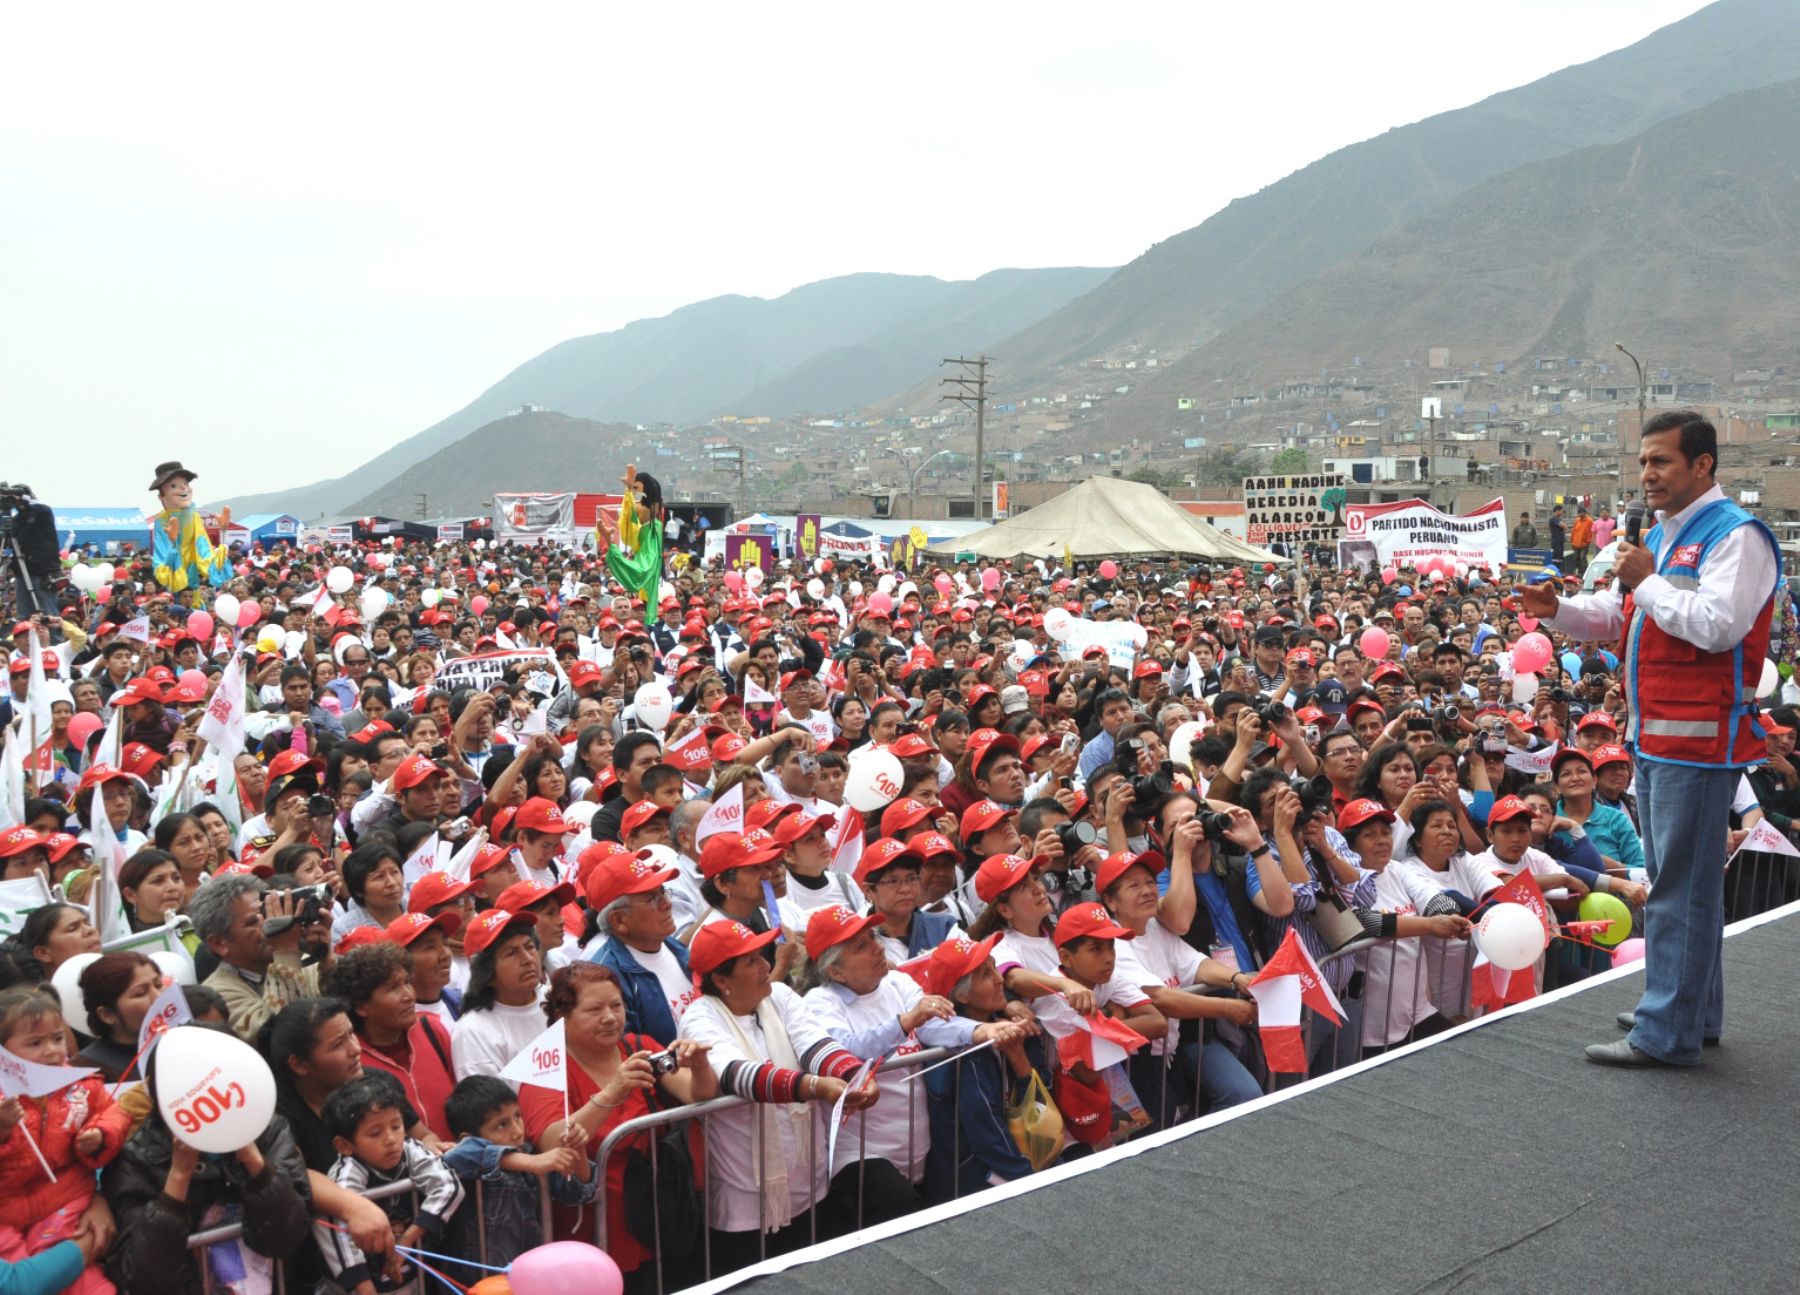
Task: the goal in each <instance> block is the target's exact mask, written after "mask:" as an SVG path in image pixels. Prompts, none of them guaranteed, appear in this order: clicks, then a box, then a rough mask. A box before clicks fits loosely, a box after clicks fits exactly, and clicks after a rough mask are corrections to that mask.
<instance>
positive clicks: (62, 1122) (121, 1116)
mask: <svg viewBox="0 0 1800 1295" xmlns="http://www.w3.org/2000/svg"><path fill="white" fill-rule="evenodd" d="M77 1092H79V1093H82V1094H84V1095H85V1096H86V1099H87V1116H86V1118H85V1119H83V1120H82V1121H81V1122H80V1123H79V1124H77V1125H76V1126H75V1127H74V1128H69V1127H67V1126H68V1123H69V1116H70V1113H71V1111H72V1110H73V1109H74V1106H75V1104H72V1103H71V1101H70V1099H71V1097H73V1095H74V1094H76V1093H77ZM19 1105H20V1106H22V1107H24V1109H25V1117H24V1119H22V1120H21V1121H20V1122H19V1123H18V1124H16V1125H14V1126H13V1129H12V1131H11V1132H10V1133H8V1134H7V1135H6V1138H5V1140H4V1141H0V1223H4V1224H6V1225H8V1226H9V1227H15V1228H18V1229H19V1230H20V1231H27V1230H29V1229H30V1227H31V1225H32V1224H34V1223H36V1222H38V1221H39V1220H40V1219H45V1218H48V1217H49V1216H50V1215H52V1214H54V1213H56V1211H57V1210H59V1209H61V1208H62V1207H63V1206H65V1205H70V1204H74V1203H76V1202H81V1203H83V1204H85V1203H86V1202H87V1201H88V1200H89V1199H91V1198H92V1197H93V1194H94V1171H95V1170H96V1169H99V1168H100V1167H101V1166H103V1165H105V1164H107V1163H108V1162H109V1161H111V1160H112V1158H113V1157H114V1156H116V1155H118V1154H119V1149H120V1148H121V1147H123V1146H124V1145H125V1139H126V1138H128V1137H130V1136H131V1113H130V1112H129V1111H127V1110H126V1109H125V1108H124V1107H123V1106H120V1105H119V1104H118V1103H116V1102H114V1101H113V1099H112V1096H111V1095H110V1094H109V1093H108V1092H107V1090H106V1085H105V1084H104V1083H102V1082H101V1081H100V1080H99V1079H98V1078H96V1077H94V1076H92V1075H90V1076H89V1077H88V1078H86V1079H81V1080H77V1081H76V1082H75V1083H73V1084H70V1085H69V1086H68V1087H67V1088H65V1089H63V1090H62V1091H61V1092H56V1093H51V1094H50V1095H49V1096H48V1097H21V1098H20V1099H19ZM88 1129H99V1130H100V1133H101V1135H102V1141H101V1143H100V1150H99V1151H97V1152H96V1153H94V1154H93V1155H91V1156H85V1155H82V1154H81V1153H80V1152H79V1151H77V1150H75V1138H76V1136H77V1135H78V1134H81V1133H83V1132H85V1131H87V1130H88ZM27 1132H29V1133H30V1135H31V1137H32V1138H33V1139H35V1140H36V1142H37V1144H38V1149H39V1150H41V1151H42V1152H43V1153H44V1159H45V1160H47V1161H49V1162H50V1167H51V1168H52V1169H54V1170H55V1171H56V1181H55V1182H51V1181H50V1180H49V1179H48V1178H46V1177H44V1167H43V1166H42V1165H40V1164H39V1163H38V1158H37V1157H36V1156H35V1155H33V1154H32V1151H31V1144H30V1143H29V1142H27V1141H26V1137H25V1135H26V1133H27Z"/></svg>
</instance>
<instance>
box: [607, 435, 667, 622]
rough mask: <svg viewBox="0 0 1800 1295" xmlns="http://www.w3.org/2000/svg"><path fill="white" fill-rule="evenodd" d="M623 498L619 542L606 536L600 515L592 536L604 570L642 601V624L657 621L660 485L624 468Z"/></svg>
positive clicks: (661, 534)
mask: <svg viewBox="0 0 1800 1295" xmlns="http://www.w3.org/2000/svg"><path fill="white" fill-rule="evenodd" d="M624 481H625V499H624V501H623V502H622V503H621V504H620V505H619V543H617V544H615V543H613V540H612V536H611V535H609V534H608V533H607V529H606V517H605V514H601V515H600V518H599V520H598V521H597V522H596V524H595V526H594V535H595V538H596V540H597V541H598V543H599V546H600V549H601V552H603V553H604V554H605V555H606V569H607V570H608V571H610V572H612V575H613V579H615V580H617V581H618V582H619V583H620V584H622V585H624V586H625V591H626V592H627V593H630V594H635V595H637V596H638V597H639V598H642V599H643V600H644V623H645V624H646V625H651V624H654V623H655V622H656V613H657V603H658V602H660V601H661V589H662V565H663V497H662V485H661V483H660V482H658V481H657V479H656V478H655V477H653V476H651V475H650V474H649V473H648V472H644V473H639V472H638V470H637V468H636V467H635V466H628V467H627V468H626V469H625V477H624Z"/></svg>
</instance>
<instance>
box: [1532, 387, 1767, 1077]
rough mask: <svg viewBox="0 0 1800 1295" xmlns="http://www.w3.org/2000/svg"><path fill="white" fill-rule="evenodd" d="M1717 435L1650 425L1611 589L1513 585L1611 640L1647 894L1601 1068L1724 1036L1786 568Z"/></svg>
mask: <svg viewBox="0 0 1800 1295" xmlns="http://www.w3.org/2000/svg"><path fill="white" fill-rule="evenodd" d="M1718 461H1719V437H1718V433H1717V431H1715V430H1714V428H1713V425H1712V424H1711V423H1709V422H1707V421H1706V419H1705V418H1703V417H1702V416H1701V415H1699V414H1697V413H1694V412H1692V411H1688V410H1673V411H1670V412H1668V413H1664V414H1658V415H1657V416H1656V417H1655V418H1653V419H1651V420H1650V421H1649V422H1648V423H1646V424H1645V425H1644V429H1643V435H1642V439H1641V441H1640V442H1639V446H1638V467H1639V470H1640V476H1641V479H1642V481H1643V486H1644V502H1645V503H1646V504H1647V505H1648V506H1649V507H1650V508H1653V509H1655V510H1656V523H1657V524H1656V526H1655V527H1654V528H1652V529H1651V531H1650V533H1649V534H1648V535H1645V536H1644V537H1643V541H1642V546H1641V547H1640V546H1639V545H1638V544H1636V543H1633V542H1631V541H1630V540H1628V539H1621V540H1620V541H1619V548H1618V555H1619V556H1618V560H1617V561H1616V563H1615V564H1614V566H1613V575H1614V576H1615V577H1616V578H1617V584H1616V586H1615V588H1614V589H1613V590H1611V591H1608V592H1605V593H1596V594H1589V595H1585V596H1581V597H1575V598H1558V597H1557V595H1556V593H1555V591H1554V590H1553V589H1552V588H1551V586H1550V585H1549V584H1547V583H1546V584H1541V585H1534V586H1528V587H1526V588H1523V589H1521V590H1519V594H1520V598H1521V601H1522V602H1523V603H1524V606H1525V610H1526V611H1527V612H1529V613H1530V614H1532V615H1534V616H1538V617H1541V618H1543V619H1546V620H1549V621H1551V622H1552V623H1553V624H1554V625H1555V626H1556V628H1557V629H1559V630H1561V631H1562V632H1563V633H1565V634H1567V635H1569V636H1570V637H1572V638H1575V639H1578V640H1581V641H1582V642H1588V643H1595V642H1608V641H1613V642H1620V643H1621V656H1622V658H1623V660H1622V663H1621V666H1620V671H1619V675H1620V679H1621V681H1622V683H1623V684H1624V687H1625V696H1626V700H1627V702H1628V704H1629V707H1630V718H1629V722H1628V724H1627V727H1626V732H1625V741H1626V743H1627V744H1628V745H1629V746H1630V747H1631V748H1632V750H1633V752H1634V754H1635V755H1636V757H1637V763H1638V773H1637V790H1638V808H1639V811H1640V816H1641V819H1642V823H1643V833H1644V862H1645V866H1646V868H1647V869H1648V871H1649V874H1650V884H1651V890H1650V900H1649V903H1648V904H1647V905H1646V907H1645V910H1644V934H1645V954H1644V994H1643V997H1642V998H1641V999H1640V1000H1639V1002H1638V1006H1637V1011H1635V1012H1626V1013H1623V1014H1621V1015H1620V1017H1619V1024H1620V1026H1621V1027H1623V1028H1625V1029H1627V1030H1629V1031H1630V1033H1629V1034H1628V1035H1627V1036H1626V1037H1625V1038H1624V1039H1620V1040H1618V1041H1616V1042H1613V1043H1597V1044H1594V1045H1592V1046H1590V1047H1589V1048H1588V1049H1587V1058H1588V1060H1589V1061H1593V1062H1597V1063H1599V1064H1601V1065H1610V1066H1659V1065H1661V1066H1694V1065H1698V1064H1699V1062H1700V1050H1701V1048H1702V1047H1703V1046H1707V1045H1711V1044H1714V1043H1717V1042H1718V1040H1719V1035H1720V1032H1721V1030H1722V1029H1723V1027H1724V1016H1725V983H1724V978H1723V970H1722V955H1723V952H1724V922H1725V914H1724V881H1723V878H1724V869H1725V837H1726V831H1727V828H1728V823H1727V814H1728V812H1729V810H1730V806H1731V800H1732V790H1733V788H1734V787H1735V786H1736V784H1737V781H1738V778H1739V775H1740V773H1741V771H1742V770H1743V769H1744V768H1745V767H1746V766H1749V765H1753V764H1758V763H1760V762H1761V761H1762V760H1763V759H1765V758H1766V756H1767V749H1766V744H1765V742H1764V727H1763V722H1762V720H1761V717H1760V716H1759V715H1758V713H1757V706H1756V688H1757V684H1758V682H1759V681H1760V679H1761V678H1762V669H1763V659H1764V657H1765V656H1767V654H1768V649H1769V620H1770V615H1771V612H1772V609H1773V606H1774V593H1775V585H1776V582H1777V580H1779V578H1780V574H1781V558H1780V551H1779V549H1778V547H1777V545H1776V542H1775V537H1774V535H1772V534H1771V533H1770V532H1769V529H1768V527H1766V526H1764V525H1763V524H1762V523H1761V522H1759V521H1757V520H1756V519H1755V518H1754V517H1752V516H1751V515H1750V514H1749V513H1747V512H1745V511H1744V510H1743V509H1742V508H1740V507H1738V506H1737V504H1735V503H1733V502H1732V501H1731V500H1729V499H1727V498H1726V497H1725V494H1724V492H1723V491H1722V490H1720V489H1719V487H1718V484H1717V483H1716V482H1715V481H1714V471H1715V469H1716V467H1717V465H1718Z"/></svg>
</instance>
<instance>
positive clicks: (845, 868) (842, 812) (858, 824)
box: [826, 805, 864, 874]
mask: <svg viewBox="0 0 1800 1295" xmlns="http://www.w3.org/2000/svg"><path fill="white" fill-rule="evenodd" d="M837 820H838V822H837V828H836V829H835V830H834V831H832V832H829V833H827V834H826V839H827V840H829V841H830V842H831V870H832V871H833V872H848V873H851V874H854V873H855V872H856V865H857V864H859V863H861V862H862V852H863V828H864V824H863V816H862V814H861V812H859V811H858V810H854V809H852V808H851V807H850V806H848V805H845V806H843V807H842V808H841V809H839V810H838V816H837Z"/></svg>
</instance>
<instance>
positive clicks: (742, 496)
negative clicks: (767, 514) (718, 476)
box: [709, 445, 750, 512]
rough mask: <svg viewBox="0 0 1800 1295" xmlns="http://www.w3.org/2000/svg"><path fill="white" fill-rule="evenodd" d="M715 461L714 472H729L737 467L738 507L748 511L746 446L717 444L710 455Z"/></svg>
mask: <svg viewBox="0 0 1800 1295" xmlns="http://www.w3.org/2000/svg"><path fill="white" fill-rule="evenodd" d="M709 457H710V458H711V459H712V462H713V471H714V472H729V471H731V470H732V469H733V468H734V467H735V468H736V469H737V479H738V482H737V493H738V507H739V508H742V509H744V510H745V511H746V512H748V511H749V508H750V496H749V494H748V492H747V489H746V487H745V484H744V447H743V446H741V445H730V446H715V447H714V448H713V451H712V454H711V455H710V456H709Z"/></svg>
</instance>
